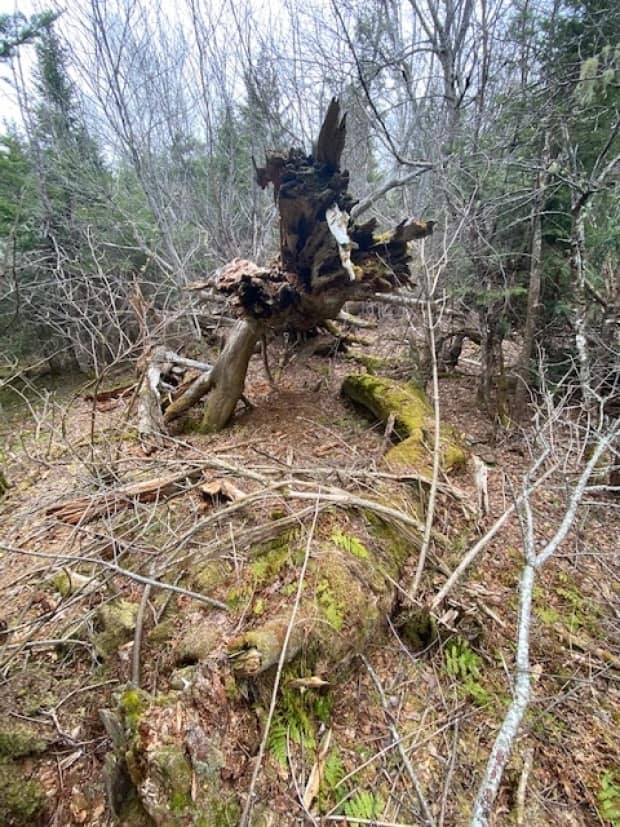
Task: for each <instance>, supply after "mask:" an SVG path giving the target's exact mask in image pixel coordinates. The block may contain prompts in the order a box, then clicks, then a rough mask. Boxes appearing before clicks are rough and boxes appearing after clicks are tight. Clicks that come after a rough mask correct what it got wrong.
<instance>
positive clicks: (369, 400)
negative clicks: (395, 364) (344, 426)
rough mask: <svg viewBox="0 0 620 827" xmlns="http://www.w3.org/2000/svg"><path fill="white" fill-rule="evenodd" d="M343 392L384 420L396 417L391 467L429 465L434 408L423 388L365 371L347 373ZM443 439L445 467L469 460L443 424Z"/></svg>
mask: <svg viewBox="0 0 620 827" xmlns="http://www.w3.org/2000/svg"><path fill="white" fill-rule="evenodd" d="M342 392H343V394H344V395H345V396H346V397H348V398H349V399H351V400H352V401H353V402H355V403H356V404H358V405H362V406H363V407H365V408H366V409H367V410H369V411H370V412H371V413H372V414H373V415H374V416H375V417H376V418H377V419H379V420H380V421H381V422H387V421H388V420H389V419H390V418H391V417H393V418H394V432H395V433H396V435H397V436H398V437H399V439H400V440H401V442H400V443H399V444H398V445H395V446H394V447H393V448H390V450H389V451H388V452H387V453H386V455H385V461H386V462H387V464H388V465H389V466H390V467H393V468H395V469H399V468H400V469H403V468H415V469H418V470H428V469H429V468H430V466H431V464H432V444H433V429H434V421H433V411H432V408H431V406H430V404H429V402H428V399H427V398H426V394H425V393H424V391H423V390H422V388H420V387H419V386H417V385H414V384H412V383H410V382H398V381H396V380H395V379H387V378H385V377H381V376H373V375H370V374H368V373H365V374H353V375H350V376H347V377H346V379H345V380H344V382H343V384H342ZM440 441H441V465H442V468H443V469H444V471H450V470H452V469H455V468H459V467H461V466H462V465H464V464H465V463H466V462H467V451H466V450H465V448H464V447H463V445H462V444H461V441H460V438H459V436H458V434H457V433H456V431H455V430H454V429H453V428H451V427H449V426H446V425H442V426H441V435H440Z"/></svg>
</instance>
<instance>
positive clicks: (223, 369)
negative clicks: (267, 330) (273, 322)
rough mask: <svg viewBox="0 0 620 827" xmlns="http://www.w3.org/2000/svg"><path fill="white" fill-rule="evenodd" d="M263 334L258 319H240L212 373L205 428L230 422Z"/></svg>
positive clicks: (210, 429)
mask: <svg viewBox="0 0 620 827" xmlns="http://www.w3.org/2000/svg"><path fill="white" fill-rule="evenodd" d="M260 336H261V330H260V325H259V324H258V322H256V321H255V320H249V319H248V320H246V321H239V322H237V324H236V325H235V327H234V329H233V332H232V333H231V335H230V337H229V339H228V341H227V342H226V346H225V348H224V350H223V351H222V353H221V355H220V358H219V359H218V360H217V362H216V364H215V367H214V368H213V371H212V372H211V387H212V390H211V394H210V396H209V400H208V402H207V407H206V409H205V412H204V416H203V419H202V426H201V430H202V431H218V430H220V428H223V427H224V425H226V423H227V422H228V420H229V419H230V417H231V416H232V414H233V411H234V410H235V405H236V404H237V402H238V400H239V399H240V398H241V396H242V394H243V388H244V385H245V376H246V373H247V371H248V365H249V363H250V357H251V356H252V354H253V353H254V348H255V347H256V342H257V341H258V339H259V338H260Z"/></svg>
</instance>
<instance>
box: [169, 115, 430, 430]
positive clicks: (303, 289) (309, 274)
mask: <svg viewBox="0 0 620 827" xmlns="http://www.w3.org/2000/svg"><path fill="white" fill-rule="evenodd" d="M345 120H346V118H345V116H341V113H340V106H339V104H338V101H337V100H335V99H334V100H332V102H331V104H330V106H329V109H328V111H327V114H326V116H325V120H324V122H323V125H322V127H321V131H320V133H319V137H318V140H317V142H316V145H315V148H314V149H313V152H312V153H311V154H309V155H306V154H305V153H304V152H303V151H302V150H300V149H291V150H289V152H288V153H287V154H278V153H274V154H270V155H268V156H267V158H266V161H265V166H264V167H260V168H259V167H257V168H256V180H257V182H258V184H259V185H260V186H261V187H263V188H265V187H267V186H268V185H269V184H272V185H273V189H274V197H275V200H276V203H277V205H278V211H279V214H280V255H279V258H278V259H277V261H276V262H274V263H273V264H272V265H271V266H267V267H260V266H258V265H257V264H254V263H253V262H250V261H245V260H242V259H235V260H233V261H232V262H230V263H229V264H227V265H226V266H225V267H223V268H222V269H221V271H220V272H219V274H218V276H217V278H216V279H215V281H214V283H213V285H212V286H213V287H214V288H215V289H216V290H217V291H219V292H220V293H221V294H222V295H224V296H225V297H226V298H227V300H228V304H229V307H230V309H231V310H232V312H233V313H234V315H236V316H237V318H238V321H237V323H236V325H235V327H234V328H233V330H232V332H231V334H230V336H229V338H228V341H227V344H226V346H225V347H224V349H223V350H222V352H221V354H220V356H219V358H218V360H217V361H216V363H215V365H214V366H213V368H212V370H210V371H209V372H206V373H203V374H202V375H200V376H199V377H198V378H197V379H196V380H195V381H194V382H193V383H192V384H191V385H190V386H189V387H188V388H185V389H184V390H183V392H182V393H181V394H179V395H178V396H177V398H175V399H173V401H172V402H171V404H169V406H168V407H167V409H166V410H165V412H164V416H163V422H164V426H165V425H167V424H168V423H170V422H171V421H173V420H174V419H176V418H178V417H179V416H181V415H182V414H184V413H185V412H186V411H187V410H188V409H189V408H190V407H192V406H193V405H195V404H196V403H197V402H198V401H199V400H200V399H202V398H203V397H204V396H205V395H206V394H207V393H209V398H208V402H207V405H206V409H205V413H204V417H203V420H202V429H203V430H206V431H215V430H219V429H220V428H222V427H223V426H224V425H225V424H226V423H227V422H228V420H229V419H230V417H231V415H232V413H233V411H234V409H235V405H236V404H237V401H238V400H239V399H240V397H241V395H242V394H243V388H244V384H245V377H246V373H247V369H248V364H249V361H250V358H251V356H252V354H253V353H254V350H255V347H256V343H257V341H258V340H259V339H260V338H261V337H262V336H264V335H265V334H266V333H268V332H275V333H281V332H284V331H291V330H295V331H308V330H312V329H314V328H316V327H317V326H320V325H321V324H324V323H325V322H326V321H327V320H330V319H335V318H337V316H338V314H339V312H340V311H341V309H342V307H343V305H344V304H345V302H348V301H360V300H364V299H368V298H371V297H372V296H373V295H374V294H375V293H382V292H383V293H385V292H390V291H393V290H395V289H398V288H399V287H401V286H403V285H406V284H407V283H409V281H410V279H411V274H410V270H409V262H410V245H409V242H410V241H412V240H414V239H419V238H424V237H425V236H427V235H430V233H432V231H433V223H434V222H432V221H418V220H416V219H408V220H405V221H402V222H401V223H400V224H399V225H398V226H397V227H395V228H394V229H392V230H390V231H388V232H384V233H377V232H376V221H375V220H374V219H372V220H370V221H367V222H366V223H364V224H357V223H356V222H354V221H353V220H351V218H350V216H349V213H350V210H351V208H352V207H353V206H354V203H355V202H354V201H353V199H352V198H351V196H350V195H349V193H348V184H349V174H348V172H347V171H346V170H341V169H340V158H341V155H342V150H343V148H344V142H345V134H346V129H345ZM154 427H157V425H155V426H154Z"/></svg>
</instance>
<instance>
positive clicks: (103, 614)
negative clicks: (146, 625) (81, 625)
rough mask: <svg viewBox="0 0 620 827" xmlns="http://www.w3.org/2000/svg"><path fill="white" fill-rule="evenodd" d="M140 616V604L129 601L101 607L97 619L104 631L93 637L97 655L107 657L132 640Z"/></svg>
mask: <svg viewBox="0 0 620 827" xmlns="http://www.w3.org/2000/svg"><path fill="white" fill-rule="evenodd" d="M137 614H138V604H137V603H131V602H130V601H129V600H122V599H120V600H114V601H112V602H111V603H107V604H104V605H103V606H100V607H99V609H98V610H97V619H98V621H99V623H100V625H101V626H102V631H101V632H98V633H96V634H95V635H94V637H93V643H94V644H95V649H96V650H97V653H98V654H99V655H101V656H102V657H107V656H109V655H111V654H113V653H114V652H116V651H117V649H118V648H119V647H120V646H122V645H123V644H124V643H127V642H128V641H129V640H131V638H132V635H133V632H134V629H135V626H136V616H137Z"/></svg>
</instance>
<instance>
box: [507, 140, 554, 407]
mask: <svg viewBox="0 0 620 827" xmlns="http://www.w3.org/2000/svg"><path fill="white" fill-rule="evenodd" d="M544 140H545V144H544V149H543V153H542V158H541V162H540V163H541V166H540V168H539V170H538V174H537V176H536V186H535V190H534V193H535V195H534V202H533V203H532V210H531V213H530V225H531V236H530V268H529V269H530V272H529V283H528V292H527V313H526V317H525V328H524V330H523V347H522V349H521V353H520V355H519V361H518V364H517V376H518V379H519V381H517V385H516V390H515V397H514V408H515V412H516V413H517V414H519V413H521V412H523V410H524V408H525V406H526V404H527V401H528V389H529V385H530V375H531V370H530V360H531V358H532V352H533V350H534V336H535V334H536V326H537V323H538V308H539V305H540V292H541V284H542V279H541V276H542V273H541V253H542V213H543V208H544V205H545V193H546V189H547V184H548V182H549V173H548V172H547V170H548V168H549V133H548V132H545V139H544Z"/></svg>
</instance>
